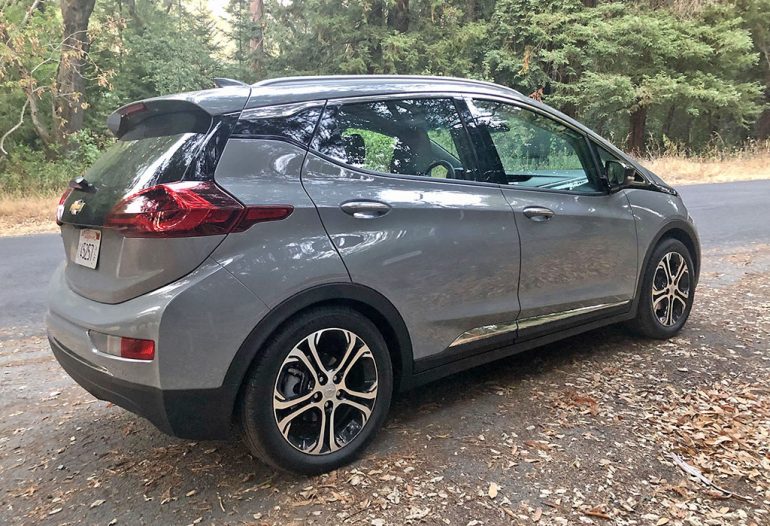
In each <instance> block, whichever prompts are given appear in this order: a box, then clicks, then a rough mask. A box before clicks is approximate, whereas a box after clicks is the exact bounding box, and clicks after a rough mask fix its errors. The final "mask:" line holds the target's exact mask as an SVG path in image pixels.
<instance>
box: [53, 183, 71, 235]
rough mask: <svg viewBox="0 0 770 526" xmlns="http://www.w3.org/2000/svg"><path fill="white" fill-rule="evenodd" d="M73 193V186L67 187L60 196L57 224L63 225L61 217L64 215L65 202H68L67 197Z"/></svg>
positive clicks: (57, 208)
mask: <svg viewBox="0 0 770 526" xmlns="http://www.w3.org/2000/svg"><path fill="white" fill-rule="evenodd" d="M71 193H72V188H67V189H66V190H64V193H63V194H62V195H61V197H60V198H59V204H58V206H57V207H56V224H57V225H59V226H61V224H62V222H61V219H62V217H63V216H64V203H66V202H67V198H68V197H69V196H70V194H71Z"/></svg>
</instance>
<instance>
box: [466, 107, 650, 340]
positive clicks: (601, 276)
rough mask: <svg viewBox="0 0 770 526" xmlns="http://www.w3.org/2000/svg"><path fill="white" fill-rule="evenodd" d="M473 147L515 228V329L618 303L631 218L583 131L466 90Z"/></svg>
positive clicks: (595, 312) (627, 292)
mask: <svg viewBox="0 0 770 526" xmlns="http://www.w3.org/2000/svg"><path fill="white" fill-rule="evenodd" d="M471 107H472V110H473V113H474V114H475V115H476V118H477V124H478V126H477V128H476V131H477V132H478V133H480V134H482V135H483V137H482V140H481V141H480V143H481V144H486V145H487V150H486V152H483V153H482V154H481V155H482V156H483V158H485V159H486V160H487V162H488V163H489V164H490V165H491V169H493V170H498V171H499V172H500V176H499V181H500V182H501V183H502V186H503V194H504V195H505V198H506V199H507V201H508V202H509V203H510V205H511V207H512V208H513V211H514V214H515V218H516V224H517V227H518V231H519V235H520V237H521V251H522V254H521V280H520V282H519V301H520V302H521V314H520V316H519V330H520V336H521V337H522V338H526V337H532V336H537V335H539V334H542V333H544V332H548V331H551V330H554V329H555V328H558V327H559V326H569V325H575V324H579V323H582V322H584V321H586V320H587V319H590V318H592V317H602V316H608V315H610V314H612V313H614V312H623V311H627V310H628V309H629V308H630V305H631V304H630V301H631V299H632V298H633V295H634V290H635V285H636V277H637V244H636V226H635V224H634V218H633V215H632V213H631V207H630V204H629V202H628V199H627V198H626V196H625V193H624V192H622V191H621V192H615V193H609V192H608V191H607V189H606V185H605V184H604V183H603V181H601V179H600V176H599V167H598V166H597V163H596V162H595V160H594V154H593V152H592V150H591V146H590V143H589V142H588V140H587V139H586V137H585V136H584V135H583V134H582V133H581V132H580V131H579V130H576V129H573V128H572V127H570V126H568V125H567V124H566V123H563V122H561V121H558V120H556V119H554V118H551V117H550V116H548V115H546V114H544V113H541V112H539V111H536V110H534V109H531V108H528V107H526V106H520V105H514V104H509V103H506V102H502V101H495V100H473V101H472V103H471Z"/></svg>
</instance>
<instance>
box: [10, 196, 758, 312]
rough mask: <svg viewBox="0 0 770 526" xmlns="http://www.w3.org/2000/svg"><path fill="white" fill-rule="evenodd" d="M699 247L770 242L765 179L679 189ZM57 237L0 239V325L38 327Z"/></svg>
mask: <svg viewBox="0 0 770 526" xmlns="http://www.w3.org/2000/svg"><path fill="white" fill-rule="evenodd" d="M679 190H680V191H681V193H682V196H683V197H684V199H685V202H686V203H687V207H688V209H689V210H690V213H691V214H692V216H693V217H694V218H695V221H696V223H697V225H698V229H699V232H700V236H701V243H702V245H703V248H704V249H709V248H724V247H730V246H736V245H748V244H751V243H770V181H746V182H739V183H722V184H704V185H691V186H683V187H681V188H680V189H679ZM62 252H63V251H62V245H61V241H60V239H59V236H58V235H57V234H38V235H32V236H21V237H9V238H0V284H1V286H0V327H35V326H37V327H39V326H40V325H41V324H42V318H43V315H44V314H45V301H46V289H47V284H48V280H49V278H50V276H51V274H52V273H53V271H54V269H55V268H56V266H57V265H58V264H59V262H60V261H61V259H62V257H63V253H62Z"/></svg>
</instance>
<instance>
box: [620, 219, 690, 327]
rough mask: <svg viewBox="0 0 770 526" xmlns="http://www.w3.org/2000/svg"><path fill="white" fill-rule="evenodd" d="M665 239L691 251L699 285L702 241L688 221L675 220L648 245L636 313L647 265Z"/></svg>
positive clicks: (637, 291) (665, 226) (640, 276)
mask: <svg viewBox="0 0 770 526" xmlns="http://www.w3.org/2000/svg"><path fill="white" fill-rule="evenodd" d="M665 239H676V240H678V241H681V242H682V244H683V245H684V246H686V247H687V250H689V251H690V256H691V257H692V261H693V264H694V265H695V269H694V275H695V284H696V285H697V284H698V277H699V276H700V267H701V261H700V241H699V239H698V234H697V232H696V231H695V229H694V228H693V226H692V225H691V224H690V223H688V222H687V221H682V220H674V221H670V222H668V223H666V224H665V225H664V226H663V228H661V229H660V230H659V231H658V233H657V234H656V235H655V237H653V239H652V241H651V242H650V243H649V244H648V245H647V251H646V252H645V254H644V260H643V261H642V265H641V266H640V267H639V276H638V279H637V283H636V296H635V298H634V309H633V310H634V312H636V309H637V307H638V305H639V298H640V297H641V291H642V286H643V282H644V272H645V270H646V269H647V265H648V264H649V263H650V257H652V253H653V251H655V248H656V247H657V246H658V245H659V244H660V243H661V242H662V241H664V240H665Z"/></svg>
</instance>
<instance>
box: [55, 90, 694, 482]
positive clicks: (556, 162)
mask: <svg viewBox="0 0 770 526" xmlns="http://www.w3.org/2000/svg"><path fill="white" fill-rule="evenodd" d="M228 84H231V85H228V86H225V87H221V88H218V89H212V90H207V91H201V92H196V93H186V94H179V95H172V96H168V97H159V98H153V99H148V100H144V101H141V102H137V103H133V104H129V105H127V106H124V107H122V108H120V109H119V110H117V111H116V112H115V113H114V114H113V115H112V116H110V118H109V120H108V125H109V127H110V129H111V130H112V131H113V133H114V134H115V135H116V136H117V138H118V141H117V142H116V143H115V145H114V146H112V147H111V148H110V149H109V150H108V151H107V152H105V153H104V155H103V156H102V157H101V158H100V159H99V160H98V161H97V162H96V163H95V164H94V166H93V167H91V168H90V169H89V170H88V171H87V172H86V173H85V174H84V175H83V176H82V177H78V178H77V179H74V180H73V181H72V182H71V183H70V188H69V189H68V190H67V192H66V193H65V194H64V195H63V196H62V199H61V202H60V204H59V209H58V222H59V223H60V224H61V234H62V239H63V241H64V249H65V253H66V262H65V263H64V264H62V265H61V266H60V267H59V268H58V270H57V271H56V273H55V275H54V277H53V280H52V282H51V286H50V309H49V313H48V316H47V326H48V335H49V339H50V344H51V348H52V349H53V352H54V354H55V356H56V358H57V359H58V361H59V362H60V363H61V365H62V367H63V368H64V369H65V370H66V371H67V372H68V373H69V374H70V375H71V376H72V377H73V378H74V379H75V380H76V381H77V382H78V383H79V384H80V385H82V386H83V387H84V388H85V389H86V390H88V391H89V392H91V393H92V394H93V395H94V396H96V397H97V398H100V399H103V400H109V401H111V402H114V403H115V404H117V405H119V406H121V407H124V408H126V409H128V410H129V411H132V412H134V413H137V414H139V415H142V416H144V417H146V418H147V419H149V420H150V421H151V422H152V423H153V424H155V425H156V426H157V427H158V428H160V429H162V430H163V431H165V432H167V433H170V434H172V435H176V436H179V437H185V438H191V439H192V438H194V439H220V438H225V437H228V436H231V434H236V435H237V434H238V431H240V434H241V435H242V437H243V438H244V440H245V442H246V444H247V446H248V447H249V449H250V450H251V451H252V452H253V453H254V454H255V455H256V456H257V457H259V458H261V459H262V460H264V461H266V462H268V463H269V464H271V465H273V466H276V467H278V468H282V469H287V470H292V471H297V472H302V473H318V472H322V471H326V470H330V469H334V468H336V467H338V466H340V465H342V464H344V463H346V462H349V461H350V460H351V459H352V458H353V457H354V456H355V455H356V454H357V453H359V452H360V451H361V450H362V449H363V448H364V446H365V445H366V444H367V442H369V441H370V440H371V439H372V438H373V437H374V435H375V434H376V432H377V431H378V429H379V428H380V426H381V425H382V424H383V421H384V420H385V418H386V415H387V412H388V407H389V405H390V401H391V396H392V394H393V393H394V392H395V391H399V390H404V389H408V388H411V387H413V386H416V385H419V384H423V383H425V382H430V381H434V380H437V379H439V378H441V377H443V376H446V375H447V374H451V373H455V372H458V371H462V370H464V369H467V368H469V367H473V366H475V365H478V364H482V363H485V362H489V361H492V360H497V359H499V358H503V357H506V356H509V355H511V354H514V353H517V352H520V351H524V350H527V349H531V348H533V347H536V346H539V345H542V344H545V343H548V342H551V341H554V340H557V339H560V338H564V337H567V336H571V335H574V334H577V333H580V332H584V331H587V330H591V329H594V328H597V327H600V326H603V325H608V324H612V323H618V322H625V323H626V324H628V325H629V326H630V327H631V328H632V329H633V330H635V331H636V332H637V333H639V334H641V335H644V336H647V337H653V338H669V337H671V336H673V335H675V334H676V333H677V332H678V331H679V330H680V329H681V328H682V326H683V325H684V324H685V322H686V320H687V317H688V315H689V313H690V309H691V307H692V302H693V296H694V293H695V285H696V283H697V278H698V271H699V267H700V257H699V256H700V249H699V242H698V236H697V234H696V230H695V226H694V225H693V221H692V219H691V218H690V216H689V214H688V212H687V209H686V208H685V206H684V204H683V203H682V199H681V198H680V197H679V195H678V194H677V192H676V191H675V190H674V189H672V188H671V187H669V186H667V185H666V184H665V183H664V182H663V181H661V180H660V179H659V178H658V177H657V176H656V175H655V174H653V173H651V172H650V171H648V170H646V169H645V168H643V167H641V166H640V165H638V164H637V163H636V162H635V161H634V160H633V159H631V158H629V157H628V156H626V155H624V154H623V152H621V151H619V150H618V149H617V148H615V147H614V146H612V145H611V144H610V143H609V142H607V141H605V140H604V139H602V138H601V137H599V136H597V135H596V134H595V133H593V132H592V131H590V130H588V129H587V128H586V127H584V126H582V125H581V124H579V123H578V122H576V121H574V120H573V119H571V118H570V117H568V116H566V115H564V114H562V113H560V112H558V111H555V110H554V109H552V108H550V107H548V106H546V105H544V104H542V103H539V102H537V101H534V100H531V99H529V98H527V97H524V96H522V95H521V94H520V93H518V92H516V91H513V90H511V89H508V88H505V87H502V86H498V85H495V84H491V83H487V82H480V81H474V80H462V79H452V78H436V77H407V76H352V77H297V78H283V79H274V80H268V81H264V82H260V83H258V84H255V85H253V86H246V85H237V84H238V83H235V82H230V83H228ZM233 431H235V433H233Z"/></svg>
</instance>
